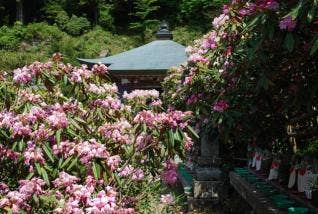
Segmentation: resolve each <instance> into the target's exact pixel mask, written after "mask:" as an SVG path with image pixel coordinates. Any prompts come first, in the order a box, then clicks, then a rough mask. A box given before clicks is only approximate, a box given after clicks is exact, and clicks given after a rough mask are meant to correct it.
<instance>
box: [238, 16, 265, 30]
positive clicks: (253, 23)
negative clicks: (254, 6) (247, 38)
mask: <svg viewBox="0 0 318 214" xmlns="http://www.w3.org/2000/svg"><path fill="white" fill-rule="evenodd" d="M262 16H264V14H260V15H257V16H256V17H255V18H254V19H253V20H252V21H250V22H249V23H248V24H247V25H246V27H244V30H243V31H242V33H246V32H247V31H250V30H252V29H253V28H254V27H256V26H257V23H258V22H259V21H260V20H261V17H262Z"/></svg>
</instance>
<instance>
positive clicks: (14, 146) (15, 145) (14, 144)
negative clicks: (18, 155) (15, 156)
mask: <svg viewBox="0 0 318 214" xmlns="http://www.w3.org/2000/svg"><path fill="white" fill-rule="evenodd" d="M17 145H18V141H15V142H14V143H13V145H12V150H13V151H15V148H16V147H17Z"/></svg>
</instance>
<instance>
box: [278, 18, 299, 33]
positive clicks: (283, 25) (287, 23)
mask: <svg viewBox="0 0 318 214" xmlns="http://www.w3.org/2000/svg"><path fill="white" fill-rule="evenodd" d="M296 24H297V21H296V20H293V18H292V17H291V16H286V17H285V18H283V19H282V20H281V21H280V22H279V28H280V29H282V30H287V31H289V32H291V31H293V30H294V29H295V27H296Z"/></svg>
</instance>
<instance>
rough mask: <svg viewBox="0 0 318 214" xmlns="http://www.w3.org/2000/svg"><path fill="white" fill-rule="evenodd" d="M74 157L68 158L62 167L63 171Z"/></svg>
mask: <svg viewBox="0 0 318 214" xmlns="http://www.w3.org/2000/svg"><path fill="white" fill-rule="evenodd" d="M72 158H73V157H72V156H71V157H68V158H67V159H66V160H65V161H64V162H63V164H62V166H61V167H60V168H61V169H63V168H64V167H65V166H66V165H67V164H68V163H69V162H70V161H71V160H72Z"/></svg>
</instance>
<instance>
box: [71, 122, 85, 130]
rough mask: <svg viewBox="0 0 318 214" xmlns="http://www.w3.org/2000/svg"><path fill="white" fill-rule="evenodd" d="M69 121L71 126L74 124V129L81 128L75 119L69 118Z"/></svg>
mask: <svg viewBox="0 0 318 214" xmlns="http://www.w3.org/2000/svg"><path fill="white" fill-rule="evenodd" d="M70 122H71V124H72V125H73V126H75V128H76V129H78V130H82V128H81V127H80V126H79V125H78V123H77V122H76V121H75V120H73V119H70Z"/></svg>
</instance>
